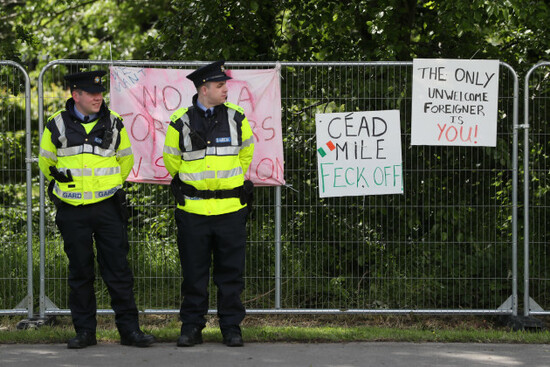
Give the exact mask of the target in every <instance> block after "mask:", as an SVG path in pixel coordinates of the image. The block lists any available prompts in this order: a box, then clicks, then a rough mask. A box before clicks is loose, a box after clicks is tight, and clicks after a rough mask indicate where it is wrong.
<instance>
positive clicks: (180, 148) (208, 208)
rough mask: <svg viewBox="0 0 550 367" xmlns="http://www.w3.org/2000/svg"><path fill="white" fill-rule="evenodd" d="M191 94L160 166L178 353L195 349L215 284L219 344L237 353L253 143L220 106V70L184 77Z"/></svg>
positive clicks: (232, 113) (220, 66)
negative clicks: (173, 249) (174, 253)
mask: <svg viewBox="0 0 550 367" xmlns="http://www.w3.org/2000/svg"><path fill="white" fill-rule="evenodd" d="M187 78H189V79H190V80H191V81H192V82H193V83H194V85H195V87H196V88H197V94H196V95H195V96H194V97H193V105H192V106H191V107H189V108H181V109H179V110H177V111H176V112H174V114H173V115H172V116H171V120H172V121H171V123H170V126H169V127H168V131H167V133H166V141H165V145H164V154H163V156H164V164H165V166H166V168H167V170H168V172H169V173H170V175H171V176H172V177H173V180H172V192H173V193H174V196H175V197H176V201H177V209H176V211H175V217H176V224H177V227H178V235H177V239H178V249H179V256H180V261H181V266H182V272H183V283H182V293H183V302H182V304H181V309H180V318H181V321H182V327H181V336H180V337H179V339H178V341H177V345H178V346H193V345H195V344H200V343H202V335H201V331H202V329H203V328H204V326H205V318H204V316H205V315H206V313H207V311H208V291H207V288H208V282H209V275H210V263H211V262H212V261H213V277H214V283H215V284H216V286H217V288H218V293H217V307H218V317H219V324H220V329H221V332H222V335H223V342H224V344H226V345H228V346H242V345H243V339H242V334H241V329H240V326H239V325H240V323H241V321H242V320H243V319H244V316H245V309H244V306H243V304H242V302H241V300H240V295H241V293H242V291H243V289H244V279H243V272H244V261H245V246H246V219H247V214H248V211H249V207H248V205H249V202H250V201H251V197H252V191H253V185H252V182H250V181H245V180H244V175H245V173H246V171H247V170H248V167H249V165H250V162H251V161H252V154H253V152H254V138H253V134H252V129H251V128H250V124H249V123H248V120H247V119H246V117H245V115H244V111H243V109H242V108H241V107H239V106H237V105H234V104H232V103H229V102H226V99H227V85H226V80H228V79H231V77H229V76H228V75H227V74H225V72H224V62H223V61H217V62H214V63H211V64H208V65H206V66H203V67H201V68H199V69H197V70H195V71H194V72H193V73H191V74H189V75H188V76H187Z"/></svg>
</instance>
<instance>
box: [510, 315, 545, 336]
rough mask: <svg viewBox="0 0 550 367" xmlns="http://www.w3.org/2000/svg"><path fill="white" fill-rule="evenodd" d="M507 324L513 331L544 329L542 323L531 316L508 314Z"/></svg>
mask: <svg viewBox="0 0 550 367" xmlns="http://www.w3.org/2000/svg"><path fill="white" fill-rule="evenodd" d="M507 326H508V327H510V328H512V330H514V331H520V330H521V331H533V332H534V331H544V330H545V327H544V323H543V322H542V321H541V320H539V319H537V318H536V317H533V316H519V315H518V316H513V315H512V316H510V318H509V319H508V322H507Z"/></svg>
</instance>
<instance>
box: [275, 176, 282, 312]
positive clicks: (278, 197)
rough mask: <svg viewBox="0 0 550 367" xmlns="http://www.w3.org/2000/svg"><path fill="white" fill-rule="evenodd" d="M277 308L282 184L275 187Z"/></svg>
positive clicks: (278, 298) (277, 298) (277, 302)
mask: <svg viewBox="0 0 550 367" xmlns="http://www.w3.org/2000/svg"><path fill="white" fill-rule="evenodd" d="M275 308H276V309H280V308H281V186H276V187H275Z"/></svg>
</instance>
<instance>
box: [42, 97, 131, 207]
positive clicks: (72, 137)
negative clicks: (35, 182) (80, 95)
mask: <svg viewBox="0 0 550 367" xmlns="http://www.w3.org/2000/svg"><path fill="white" fill-rule="evenodd" d="M73 108H74V101H73V99H72V98H71V99H69V100H68V101H67V106H66V109H63V110H61V111H58V112H56V113H55V114H54V115H52V116H51V117H50V118H49V119H48V122H47V124H46V127H45V129H44V133H43V135H42V139H41V142H40V156H39V160H38V165H39V167H40V170H41V171H42V173H44V176H46V178H48V179H49V180H52V179H53V177H52V175H51V172H50V166H53V167H56V168H57V169H58V171H60V172H66V171H67V170H70V171H71V174H72V177H73V181H72V182H57V181H56V182H55V185H54V188H53V194H54V195H55V196H57V197H58V198H59V199H60V200H61V201H63V202H65V203H67V204H70V205H75V206H76V205H87V204H93V203H97V202H100V201H102V200H105V199H107V198H109V197H111V196H113V194H114V193H115V192H116V191H117V190H118V189H120V188H122V183H123V182H124V181H125V180H126V178H127V177H128V175H129V174H130V171H131V170H132V167H133V165H134V156H133V153H132V147H131V144H130V139H129V137H128V134H127V132H126V129H125V128H124V125H123V124H122V118H121V117H120V116H119V115H118V114H116V113H115V112H113V111H111V110H109V109H108V108H107V106H106V105H105V102H104V103H103V105H102V106H101V110H100V112H99V117H98V118H97V119H96V120H94V121H92V122H88V123H83V122H82V121H81V120H79V119H78V118H77V117H76V116H75V115H74V112H72V111H74V110H73ZM108 129H111V130H112V140H111V142H108V139H106V138H107V135H105V131H106V130H108ZM104 140H106V141H107V142H108V143H109V144H108V145H107V143H104Z"/></svg>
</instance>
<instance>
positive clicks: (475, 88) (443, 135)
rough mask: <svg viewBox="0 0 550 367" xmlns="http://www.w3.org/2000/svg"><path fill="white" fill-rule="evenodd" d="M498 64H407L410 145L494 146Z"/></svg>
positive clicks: (447, 61) (423, 61) (437, 61)
mask: <svg viewBox="0 0 550 367" xmlns="http://www.w3.org/2000/svg"><path fill="white" fill-rule="evenodd" d="M498 78H499V61H498V60H451V59H415V60H413V90H412V118H411V120H412V121H411V124H412V126H411V144H412V145H461V146H490V147H494V146H496V138H497V115H498V114H497V112H498V111H497V109H498Z"/></svg>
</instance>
